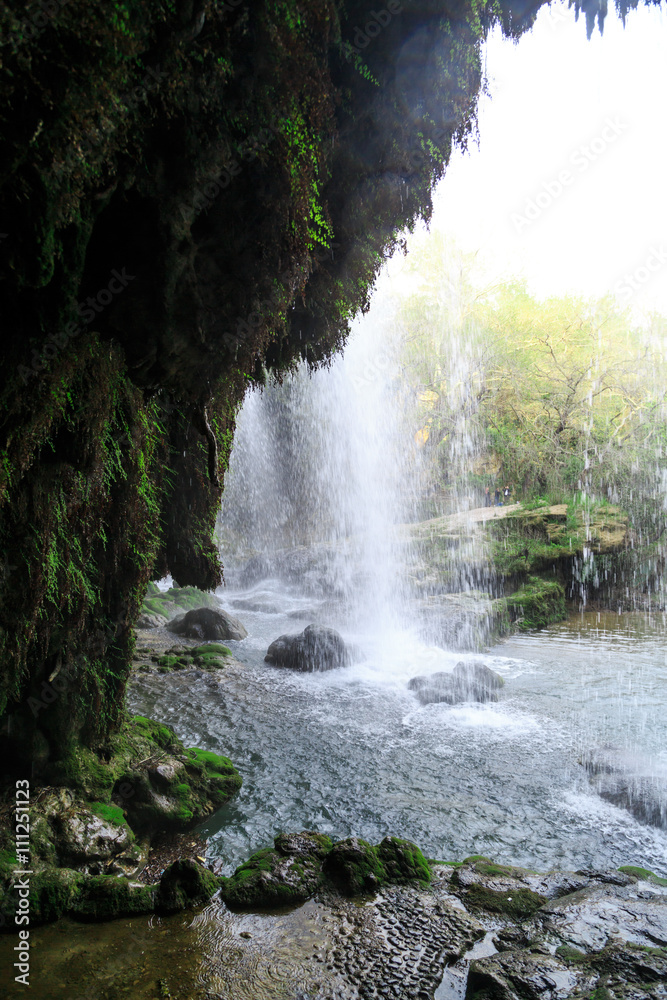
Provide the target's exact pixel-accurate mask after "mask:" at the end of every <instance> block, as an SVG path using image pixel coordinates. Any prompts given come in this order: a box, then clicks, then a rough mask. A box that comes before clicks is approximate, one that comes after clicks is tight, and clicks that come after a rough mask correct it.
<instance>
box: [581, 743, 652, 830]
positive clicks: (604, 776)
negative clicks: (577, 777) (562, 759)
mask: <svg viewBox="0 0 667 1000" xmlns="http://www.w3.org/2000/svg"><path fill="white" fill-rule="evenodd" d="M581 763H582V764H583V765H584V767H585V768H586V771H587V772H588V775H589V777H590V780H591V785H592V787H593V788H594V789H595V791H596V792H597V794H598V795H599V796H600V798H603V799H605V800H606V801H607V802H611V803H612V804H613V805H615V806H620V808H622V809H627V810H628V812H630V813H632V815H633V816H634V817H635V818H636V819H638V820H639V821H640V822H641V823H646V824H647V825H649V826H657V827H660V828H661V829H667V768H665V767H664V766H658V765H657V764H655V763H653V762H651V761H648V760H646V759H645V758H642V757H641V756H639V755H638V754H632V753H628V752H627V751H625V750H622V749H620V748H618V747H614V746H610V745H606V746H603V747H597V748H595V749H592V750H589V751H588V752H587V753H586V754H584V755H583V757H582V760H581Z"/></svg>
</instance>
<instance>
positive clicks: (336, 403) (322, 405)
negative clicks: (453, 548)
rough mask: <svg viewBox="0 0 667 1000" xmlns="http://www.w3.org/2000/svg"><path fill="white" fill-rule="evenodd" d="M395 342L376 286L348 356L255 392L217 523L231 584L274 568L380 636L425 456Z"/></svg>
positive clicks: (393, 620) (398, 581)
mask: <svg viewBox="0 0 667 1000" xmlns="http://www.w3.org/2000/svg"><path fill="white" fill-rule="evenodd" d="M398 343H399V336H398V330H397V328H396V324H395V319H394V309H393V308H392V307H391V304H390V302H389V300H388V299H384V300H383V296H382V295H378V296H377V299H376V302H375V304H374V308H373V311H372V314H369V315H367V316H365V317H362V318H361V319H360V320H359V321H357V322H356V323H355V324H354V326H353V330H352V332H351V335H350V338H349V343H348V345H347V347H346V349H345V353H344V355H338V356H337V357H336V358H335V359H334V360H333V362H332V363H331V364H330V365H329V366H328V367H325V368H322V369H319V370H317V371H314V372H309V371H308V370H307V369H306V367H305V365H303V366H301V367H300V369H299V370H298V371H297V372H296V373H295V374H294V375H292V376H290V377H288V378H286V379H285V380H284V381H283V383H282V384H281V385H270V386H269V387H267V388H266V389H264V390H259V389H257V390H253V391H252V392H250V393H249V395H248V397H247V399H246V401H245V403H244V406H243V408H242V410H241V412H240V414H239V418H238V423H237V432H236V438H235V443H234V448H233V451H232V455H231V460H230V468H229V472H228V476H227V483H226V487H225V497H224V504H223V510H222V516H221V519H220V528H219V532H220V539H221V553H222V557H223V562H224V563H225V566H226V575H227V577H228V579H230V580H231V581H232V582H233V583H237V584H238V583H240V584H242V585H243V584H249V583H253V582H256V581H258V580H259V579H260V578H261V577H262V576H265V577H271V576H276V577H278V578H280V579H282V580H283V582H285V583H286V584H289V585H291V586H292V587H293V588H294V589H299V588H301V589H302V590H303V591H305V592H308V593H310V594H312V595H314V596H317V597H321V598H323V599H326V600H328V601H329V604H330V605H331V602H332V601H333V602H334V603H335V611H336V617H337V618H338V619H339V620H344V621H345V622H346V623H347V624H348V625H349V626H353V627H355V628H363V629H365V630H372V631H374V632H378V633H379V632H381V631H383V630H387V629H390V628H391V627H393V626H395V625H396V624H397V622H398V621H400V620H401V619H402V618H403V617H404V616H405V611H406V597H407V593H406V584H405V580H406V573H405V571H404V562H405V559H406V553H407V550H408V549H409V539H408V533H407V532H406V529H405V528H404V527H401V526H402V525H404V524H405V522H407V521H411V520H412V519H413V511H414V504H415V496H416V492H417V471H418V465H417V455H416V448H415V446H414V443H413V441H412V435H411V433H410V428H409V425H408V423H407V420H406V407H405V405H404V399H403V392H404V389H403V383H402V381H401V379H400V377H399V374H400V373H399V360H398V354H397V346H398ZM248 560H249V561H248ZM242 567H244V568H242Z"/></svg>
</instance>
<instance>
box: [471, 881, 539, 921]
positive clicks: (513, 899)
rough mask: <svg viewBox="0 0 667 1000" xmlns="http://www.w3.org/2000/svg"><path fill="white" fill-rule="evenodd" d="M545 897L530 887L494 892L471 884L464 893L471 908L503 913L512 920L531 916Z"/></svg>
mask: <svg viewBox="0 0 667 1000" xmlns="http://www.w3.org/2000/svg"><path fill="white" fill-rule="evenodd" d="M546 901H547V900H546V897H545V896H540V895H539V894H538V893H536V892H532V890H530V889H510V890H508V891H507V892H496V891H495V890H494V889H487V888H486V887H485V886H482V885H472V886H471V887H470V889H468V891H467V892H466V895H465V900H464V902H465V904H466V906H468V907H470V909H473V910H487V911H488V912H489V913H503V914H505V915H506V916H508V917H512V919H514V920H523V919H524V918H525V917H529V916H531V915H532V914H533V913H534V912H535V911H536V910H539V908H540V907H541V906H544V904H545V903H546Z"/></svg>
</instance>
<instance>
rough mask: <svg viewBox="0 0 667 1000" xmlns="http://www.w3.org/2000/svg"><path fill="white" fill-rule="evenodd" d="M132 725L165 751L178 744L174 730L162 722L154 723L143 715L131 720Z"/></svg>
mask: <svg viewBox="0 0 667 1000" xmlns="http://www.w3.org/2000/svg"><path fill="white" fill-rule="evenodd" d="M130 725H132V726H135V727H136V729H137V730H138V731H139V733H140V734H141V735H142V736H143V737H144V738H145V739H149V740H150V741H151V742H153V743H157V745H158V746H159V747H161V748H162V749H163V750H168V749H170V748H171V747H173V746H174V745H176V744H177V743H178V741H177V739H176V736H175V734H174V731H173V729H171V728H170V727H169V726H166V725H164V723H162V722H154V721H153V719H146V718H144V716H143V715H135V716H133V718H132V719H130Z"/></svg>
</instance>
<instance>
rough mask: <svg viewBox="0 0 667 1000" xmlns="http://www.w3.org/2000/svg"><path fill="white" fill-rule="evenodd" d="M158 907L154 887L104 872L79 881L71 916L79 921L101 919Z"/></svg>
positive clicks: (139, 912) (152, 909) (128, 915)
mask: <svg viewBox="0 0 667 1000" xmlns="http://www.w3.org/2000/svg"><path fill="white" fill-rule="evenodd" d="M154 909H155V888H154V886H150V885H143V884H142V883H141V882H131V881H130V880H129V879H126V878H115V877H113V876H108V875H100V876H97V877H89V878H87V879H85V880H83V881H82V882H81V883H80V884H79V887H78V892H77V894H76V895H75V898H74V900H73V903H72V905H71V907H70V909H69V915H70V916H72V917H74V918H75V919H77V920H84V921H100V920H114V919H116V918H117V917H131V916H135V915H138V914H142V913H152V912H153V911H154Z"/></svg>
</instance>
